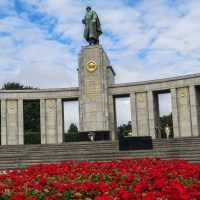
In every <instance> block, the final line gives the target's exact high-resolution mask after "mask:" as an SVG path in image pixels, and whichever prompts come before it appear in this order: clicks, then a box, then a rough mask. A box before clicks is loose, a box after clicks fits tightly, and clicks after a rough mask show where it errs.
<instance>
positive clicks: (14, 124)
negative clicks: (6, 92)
mask: <svg viewBox="0 0 200 200" xmlns="http://www.w3.org/2000/svg"><path fill="white" fill-rule="evenodd" d="M17 119H18V102H17V100H8V101H7V144H8V145H17V144H18V120H17Z"/></svg>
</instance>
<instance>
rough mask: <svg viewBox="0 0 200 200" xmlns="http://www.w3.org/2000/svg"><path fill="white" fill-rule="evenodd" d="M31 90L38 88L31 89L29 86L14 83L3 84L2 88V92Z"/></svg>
mask: <svg viewBox="0 0 200 200" xmlns="http://www.w3.org/2000/svg"><path fill="white" fill-rule="evenodd" d="M31 89H38V88H33V87H31V86H24V85H22V84H21V83H19V82H18V83H16V82H7V83H4V84H3V86H2V90H31Z"/></svg>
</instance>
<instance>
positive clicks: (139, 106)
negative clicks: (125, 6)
mask: <svg viewBox="0 0 200 200" xmlns="http://www.w3.org/2000/svg"><path fill="white" fill-rule="evenodd" d="M136 117H137V131H138V136H148V135H149V134H150V127H149V116H148V103H147V93H145V92H142V93H136Z"/></svg>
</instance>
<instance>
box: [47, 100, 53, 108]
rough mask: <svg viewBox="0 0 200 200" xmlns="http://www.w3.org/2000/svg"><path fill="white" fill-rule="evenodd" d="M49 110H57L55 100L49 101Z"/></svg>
mask: <svg viewBox="0 0 200 200" xmlns="http://www.w3.org/2000/svg"><path fill="white" fill-rule="evenodd" d="M47 105H48V108H55V100H48V103H47Z"/></svg>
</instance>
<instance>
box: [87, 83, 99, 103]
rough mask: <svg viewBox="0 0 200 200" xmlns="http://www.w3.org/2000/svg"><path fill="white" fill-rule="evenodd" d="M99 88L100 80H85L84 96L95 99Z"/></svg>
mask: <svg viewBox="0 0 200 200" xmlns="http://www.w3.org/2000/svg"><path fill="white" fill-rule="evenodd" d="M100 90H101V85H100V81H97V80H88V81H86V82H85V96H86V97H87V98H88V99H90V100H96V99H97V98H98V97H99V92H100Z"/></svg>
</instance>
